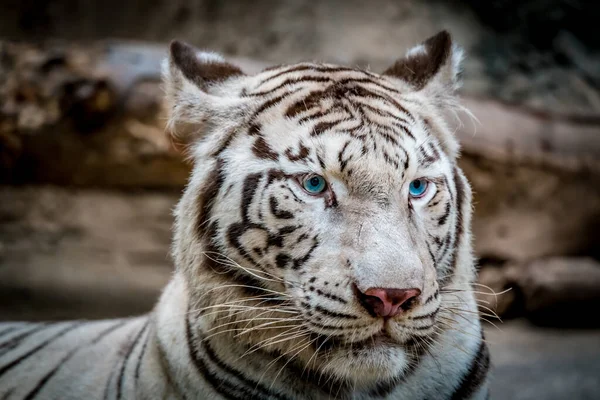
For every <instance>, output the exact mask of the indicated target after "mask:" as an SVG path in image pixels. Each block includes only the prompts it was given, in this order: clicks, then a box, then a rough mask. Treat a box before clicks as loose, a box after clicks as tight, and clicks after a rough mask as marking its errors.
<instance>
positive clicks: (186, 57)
mask: <svg viewBox="0 0 600 400" xmlns="http://www.w3.org/2000/svg"><path fill="white" fill-rule="evenodd" d="M170 50H171V60H172V62H173V63H174V64H175V65H176V66H177V68H178V69H179V70H180V71H181V72H182V73H183V75H184V76H185V77H186V78H187V79H189V80H190V81H192V82H194V83H195V84H196V85H198V87H200V88H201V89H203V90H205V89H206V85H207V83H211V82H221V81H224V80H227V79H229V78H231V77H234V76H242V75H244V73H243V72H242V70H241V69H239V68H238V67H236V66H235V65H232V64H229V63H226V62H224V61H209V62H201V61H200V60H199V59H198V57H197V55H196V50H195V49H194V48H193V47H191V46H189V45H187V44H185V43H182V42H178V41H176V40H175V41H172V42H171V46H170Z"/></svg>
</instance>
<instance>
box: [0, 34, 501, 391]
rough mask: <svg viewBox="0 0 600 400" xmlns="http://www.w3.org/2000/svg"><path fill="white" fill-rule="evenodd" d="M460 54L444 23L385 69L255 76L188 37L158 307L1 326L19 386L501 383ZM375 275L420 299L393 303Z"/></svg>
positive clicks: (0, 347) (175, 70) (8, 373)
mask: <svg viewBox="0 0 600 400" xmlns="http://www.w3.org/2000/svg"><path fill="white" fill-rule="evenodd" d="M460 59H461V52H460V50H459V49H458V48H457V47H456V46H455V45H453V44H452V42H451V40H450V36H449V35H448V34H447V33H445V32H442V33H440V34H438V35H436V36H434V37H433V38H431V39H428V40H427V41H425V42H424V43H423V44H421V45H419V46H417V47H416V48H414V49H412V50H410V51H409V52H408V53H407V55H406V56H405V57H404V58H402V59H400V60H399V61H398V62H396V63H395V64H394V65H393V66H392V67H390V68H389V69H388V70H387V71H386V72H385V73H384V74H381V75H380V74H376V73H373V72H370V71H363V70H358V69H353V68H347V67H340V66H335V65H328V64H313V63H301V64H294V65H285V66H279V67H274V68H270V69H267V70H264V71H263V72H261V73H258V74H256V75H252V76H248V75H244V74H243V72H242V71H241V70H240V69H239V68H237V67H236V66H233V65H231V64H228V63H227V62H226V61H224V60H223V59H222V58H221V57H220V56H218V55H215V54H209V53H197V52H196V51H195V50H193V49H192V48H191V47H189V46H187V45H184V44H182V43H178V42H174V43H173V44H172V46H171V58H170V60H168V61H166V62H165V66H164V75H165V83H166V94H167V100H168V102H169V105H170V107H171V126H170V128H171V130H172V131H173V132H174V133H175V140H185V141H186V143H187V145H188V149H189V154H190V156H191V157H192V158H193V160H194V162H195V167H194V170H193V173H192V176H191V178H190V182H189V184H188V186H187V188H186V190H185V193H184V195H183V197H182V199H181V201H180V203H179V205H178V207H177V210H176V226H175V236H174V242H173V256H174V259H175V263H176V271H175V274H174V277H173V279H172V281H171V282H170V283H169V285H168V286H167V288H166V289H165V291H164V293H163V295H162V296H161V298H160V300H159V302H158V304H157V306H156V308H155V309H154V310H153V312H152V313H150V314H149V315H148V316H144V317H139V318H133V319H124V320H114V321H100V322H67V323H60V324H27V323H13V324H0V399H80V398H86V399H133V398H136V399H156V398H165V399H167V398H168V399H290V400H291V399H321V398H323V399H325V398H339V399H379V398H389V399H432V398H435V399H485V398H487V396H488V389H487V372H488V368H489V363H490V362H489V353H488V351H487V347H486V345H485V342H484V340H483V336H482V333H481V327H480V324H479V318H478V312H477V307H476V303H475V299H474V296H473V291H472V285H471V284H472V282H473V279H474V274H475V272H474V261H473V257H472V250H471V238H470V229H469V226H470V219H471V192H470V188H469V184H468V182H467V180H466V179H465V177H464V175H463V173H462V172H461V170H460V168H459V167H458V166H457V164H456V158H457V155H458V144H457V142H456V140H455V138H454V137H453V135H452V134H451V132H450V130H449V128H448V127H447V125H446V123H445V122H444V121H445V120H444V114H445V111H447V110H452V108H453V107H456V100H455V98H454V91H455V89H456V87H457V85H458V79H457V75H458V66H459V62H460ZM307 174H308V175H310V174H318V175H320V176H323V177H324V178H325V179H326V181H327V187H326V190H325V191H324V192H323V193H321V194H319V195H311V194H309V193H308V192H307V191H305V190H304V189H303V188H302V182H303V179H305V178H306V176H308V175H307ZM310 176H313V175H310ZM415 179H426V180H427V181H428V182H429V189H428V191H427V192H426V194H425V195H424V196H423V197H422V198H419V199H417V198H409V194H408V186H409V184H410V182H411V181H413V180H415ZM368 288H416V289H418V290H419V291H420V295H419V296H418V297H417V298H416V299H415V300H414V301H412V302H411V303H410V304H409V305H406V307H404V306H403V311H402V312H401V313H400V314H399V315H397V316H395V317H392V318H381V317H377V316H376V315H375V314H373V313H372V311H370V310H369V309H368V308H367V307H365V306H363V303H361V301H360V299H359V296H357V293H360V292H364V291H365V290H366V289H368Z"/></svg>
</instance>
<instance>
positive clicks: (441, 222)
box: [438, 202, 452, 226]
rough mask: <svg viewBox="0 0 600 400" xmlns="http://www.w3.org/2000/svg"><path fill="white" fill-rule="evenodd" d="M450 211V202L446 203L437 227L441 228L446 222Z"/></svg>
mask: <svg viewBox="0 0 600 400" xmlns="http://www.w3.org/2000/svg"><path fill="white" fill-rule="evenodd" d="M450 211H452V206H451V204H450V202H447V203H446V207H445V208H444V213H443V214H442V216H441V217H440V218H439V219H438V225H439V226H442V225H444V224H445V223H446V221H447V220H448V217H449V216H450Z"/></svg>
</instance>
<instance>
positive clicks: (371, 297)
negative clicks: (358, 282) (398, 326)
mask: <svg viewBox="0 0 600 400" xmlns="http://www.w3.org/2000/svg"><path fill="white" fill-rule="evenodd" d="M420 294H421V291H420V290H419V289H385V288H371V289H367V290H366V291H364V292H361V291H360V290H359V291H358V297H359V300H360V302H361V303H362V305H363V306H364V307H365V308H366V309H367V311H369V312H370V313H371V314H374V315H376V316H379V317H393V316H395V315H398V314H400V313H401V312H402V310H403V309H406V308H407V306H409V305H411V304H412V300H414V299H416V298H417V296H419V295H420ZM403 305H404V307H402V306H403Z"/></svg>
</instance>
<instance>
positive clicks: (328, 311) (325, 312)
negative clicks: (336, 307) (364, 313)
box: [315, 306, 358, 319]
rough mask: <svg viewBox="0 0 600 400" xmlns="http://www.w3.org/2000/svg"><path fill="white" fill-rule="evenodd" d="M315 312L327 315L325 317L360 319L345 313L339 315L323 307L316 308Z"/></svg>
mask: <svg viewBox="0 0 600 400" xmlns="http://www.w3.org/2000/svg"><path fill="white" fill-rule="evenodd" d="M315 311H318V312H320V313H321V314H325V315H327V316H329V317H332V318H343V319H358V317H357V316H356V315H351V314H345V313H339V312H336V311H331V310H328V309H326V308H324V307H321V306H316V307H315Z"/></svg>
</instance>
